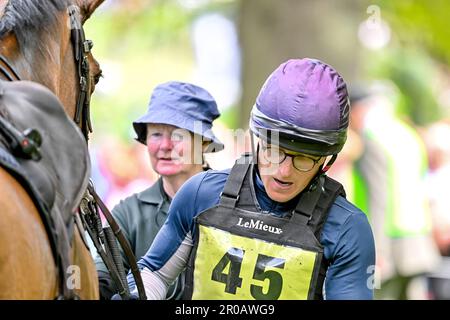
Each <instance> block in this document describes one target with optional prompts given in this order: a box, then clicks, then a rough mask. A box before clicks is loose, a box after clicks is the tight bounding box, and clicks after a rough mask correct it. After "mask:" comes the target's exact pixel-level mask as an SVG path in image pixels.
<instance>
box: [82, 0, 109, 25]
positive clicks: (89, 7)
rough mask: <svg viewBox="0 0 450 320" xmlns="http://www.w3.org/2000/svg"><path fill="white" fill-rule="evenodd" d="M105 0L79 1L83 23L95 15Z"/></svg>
mask: <svg viewBox="0 0 450 320" xmlns="http://www.w3.org/2000/svg"><path fill="white" fill-rule="evenodd" d="M104 1H105V0H78V2H79V6H80V9H81V14H82V17H83V23H84V22H85V21H86V20H87V19H89V17H90V16H91V15H92V13H94V11H95V9H97V7H98V6H99V5H101V4H102V3H103V2H104Z"/></svg>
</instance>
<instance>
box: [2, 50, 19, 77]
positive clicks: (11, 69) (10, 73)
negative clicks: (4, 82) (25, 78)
mask: <svg viewBox="0 0 450 320" xmlns="http://www.w3.org/2000/svg"><path fill="white" fill-rule="evenodd" d="M0 61H1V62H2V63H3V64H4V65H5V66H6V67H8V69H9V71H8V70H7V69H6V68H5V67H4V66H3V65H1V64H0V72H1V73H2V74H3V75H4V76H5V77H6V78H7V79H8V80H9V81H16V80H20V77H19V74H18V73H17V72H16V70H15V69H14V67H13V66H12V65H11V63H9V61H8V59H6V58H5V57H4V56H3V55H1V54H0Z"/></svg>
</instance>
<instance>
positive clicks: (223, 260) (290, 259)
mask: <svg viewBox="0 0 450 320" xmlns="http://www.w3.org/2000/svg"><path fill="white" fill-rule="evenodd" d="M198 236H199V237H198V247H197V252H196V257H195V266H194V277H193V292H192V299H204V300H206V299H223V300H227V299H230V300H238V299H245V300H250V299H258V300H265V299H269V300H276V299H292V300H298V299H307V298H308V292H309V290H310V284H311V279H312V277H313V271H314V265H315V263H316V259H317V255H318V254H317V252H314V251H308V250H304V249H301V248H298V247H291V246H283V245H279V244H275V243H272V242H269V241H263V240H259V239H252V238H247V237H243V236H239V235H235V234H232V233H230V232H227V231H223V230H220V229H217V228H214V227H207V226H203V225H199V235H198Z"/></svg>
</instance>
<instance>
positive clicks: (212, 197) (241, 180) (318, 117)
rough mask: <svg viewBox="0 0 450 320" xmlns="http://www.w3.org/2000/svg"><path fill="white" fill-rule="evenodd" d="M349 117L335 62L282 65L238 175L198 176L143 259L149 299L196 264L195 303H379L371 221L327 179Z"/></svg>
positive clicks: (189, 290) (255, 112) (258, 111)
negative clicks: (374, 282) (375, 294)
mask: <svg viewBox="0 0 450 320" xmlns="http://www.w3.org/2000/svg"><path fill="white" fill-rule="evenodd" d="M348 122H349V100H348V94H347V89H346V84H345V82H344V80H343V79H342V77H341V76H340V75H339V74H338V73H337V72H336V71H335V70H334V69H333V68H332V67H330V66H329V65H327V64H325V63H323V62H321V61H319V60H315V59H308V58H305V59H292V60H288V61H287V62H285V63H283V64H282V65H280V66H279V67H278V68H277V69H276V70H275V71H274V72H273V73H272V74H271V75H270V76H269V78H268V79H267V81H266V82H265V84H264V86H263V87H262V89H261V91H260V93H259V95H258V97H257V99H256V104H255V105H254V107H253V109H252V112H251V115H250V130H251V133H252V137H253V135H254V136H255V138H256V143H257V147H256V148H253V152H252V154H251V155H244V157H243V158H241V159H240V160H238V161H237V162H236V164H235V165H234V166H233V168H232V169H231V171H230V170H224V171H212V170H211V171H208V172H204V173H200V174H197V175H196V176H194V177H193V178H191V179H189V180H188V181H187V182H186V183H185V184H184V186H183V187H182V188H181V189H180V190H179V192H178V193H177V195H176V197H175V198H174V199H173V202H172V205H171V207H170V211H169V216H168V219H167V220H166V222H165V224H164V226H163V227H162V228H161V230H160V232H159V233H158V235H157V237H156V238H155V240H154V243H153V245H152V247H151V248H150V249H149V251H148V252H147V254H146V255H145V256H144V257H143V258H142V259H141V260H140V261H139V262H138V265H139V267H140V269H141V275H142V278H143V281H144V285H145V290H146V294H147V298H149V299H164V297H165V295H166V291H167V288H168V285H170V283H172V282H173V280H174V279H175V278H176V276H177V275H178V274H179V273H180V272H181V271H182V270H183V269H184V268H185V267H186V266H187V269H186V274H187V283H186V285H187V287H186V290H185V296H184V298H186V299H320V298H326V299H372V297H373V290H372V289H373V288H372V281H371V279H372V278H373V271H374V268H373V266H374V265H375V249H374V241H373V236H372V231H371V228H370V225H369V223H368V221H367V218H366V216H365V214H364V213H363V212H362V211H361V210H359V209H358V208H356V207H355V206H354V205H352V204H351V203H350V202H348V201H347V200H346V199H345V194H344V191H343V188H342V186H341V185H340V184H339V183H338V182H336V181H334V180H332V179H330V178H328V177H327V176H326V175H325V172H326V171H327V170H328V168H329V167H330V166H331V164H332V163H333V161H334V160H335V159H336V156H337V154H338V153H339V152H340V151H341V149H342V147H343V145H344V143H345V141H346V134H347V127H348ZM252 147H255V146H254V145H253V144H252ZM128 279H129V286H130V288H131V289H133V290H136V289H135V288H134V283H133V279H132V277H131V276H129V277H128Z"/></svg>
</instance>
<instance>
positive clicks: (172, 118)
mask: <svg viewBox="0 0 450 320" xmlns="http://www.w3.org/2000/svg"><path fill="white" fill-rule="evenodd" d="M219 116H220V113H219V111H218V109H217V104H216V101H215V100H214V98H213V97H212V96H211V94H210V93H209V92H207V91H206V90H205V89H203V88H201V87H198V86H196V85H193V84H190V83H184V82H176V81H171V82H166V83H163V84H160V85H158V86H157V87H156V88H155V89H154V91H153V93H152V96H151V99H150V103H149V106H148V111H147V113H146V114H145V115H143V116H142V117H140V118H139V119H137V120H136V121H135V122H133V128H134V130H135V132H136V134H137V138H136V140H137V141H139V142H140V143H142V144H144V145H146V146H147V150H148V154H149V156H150V164H151V167H152V168H153V170H154V171H155V172H156V173H157V174H158V175H159V176H160V178H159V179H158V180H157V181H156V182H155V183H154V184H153V185H152V186H151V187H149V188H147V189H146V190H144V191H142V192H140V193H137V194H133V195H132V196H130V197H128V198H126V199H125V200H122V201H120V203H119V204H118V205H116V206H115V207H114V208H113V210H112V215H113V216H114V218H115V219H116V221H117V223H118V224H119V226H120V228H121V229H122V232H123V233H124V235H125V237H126V238H127V240H128V241H129V242H130V245H131V248H132V249H133V252H134V254H135V256H136V258H137V259H139V258H140V257H141V256H143V255H144V254H145V252H147V250H148V248H149V247H150V245H151V244H152V242H153V239H154V237H155V236H156V234H157V232H158V231H159V229H160V228H161V226H162V225H163V223H164V221H165V220H166V218H167V212H168V210H169V205H170V203H171V200H172V198H173V197H174V195H175V194H176V193H177V191H178V190H179V189H180V187H181V186H182V185H183V184H184V182H185V181H186V180H188V179H189V178H190V177H192V176H194V175H195V174H197V173H199V172H202V171H204V170H207V169H209V166H208V164H207V163H206V162H205V160H204V153H205V152H216V151H220V150H222V149H223V148H224V146H223V144H222V143H221V142H220V141H219V140H218V138H217V137H216V136H215V135H214V134H213V132H212V130H211V129H212V123H213V121H214V120H215V119H216V118H218V117H219ZM121 253H122V260H123V263H124V266H125V270H126V272H128V270H129V268H130V266H129V264H128V261H127V259H126V258H125V255H124V253H123V251H122V252H121ZM95 261H96V267H97V272H98V276H99V285H100V296H101V298H102V299H110V298H111V296H112V295H113V294H115V293H117V289H116V288H115V286H114V283H113V281H112V279H111V277H110V274H109V273H108V271H107V268H106V266H105V264H104V263H103V261H102V259H101V258H100V256H98V255H97V256H96V258H95ZM183 290H184V274H181V275H180V277H178V279H177V280H176V281H175V282H174V283H173V285H172V286H171V287H170V288H169V290H168V292H167V296H166V298H167V299H179V298H180V297H181V294H182V293H183Z"/></svg>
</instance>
